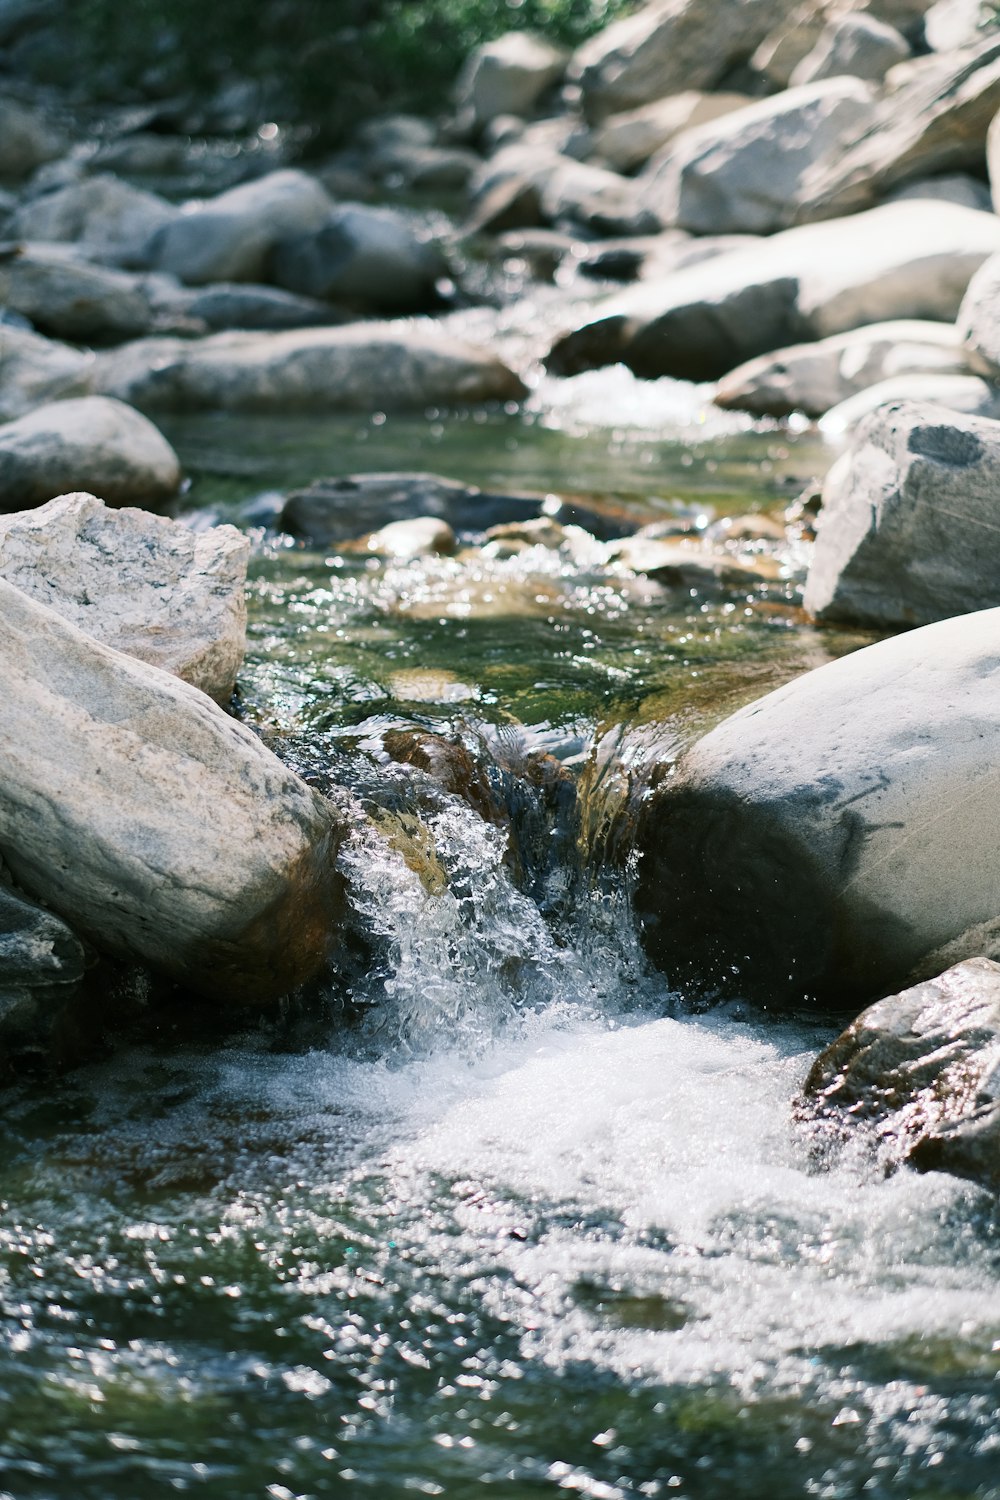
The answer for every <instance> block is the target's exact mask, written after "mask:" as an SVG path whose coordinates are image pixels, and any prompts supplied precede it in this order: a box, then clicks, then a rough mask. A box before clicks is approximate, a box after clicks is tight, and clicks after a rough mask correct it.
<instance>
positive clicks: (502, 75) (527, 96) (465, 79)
mask: <svg viewBox="0 0 1000 1500" xmlns="http://www.w3.org/2000/svg"><path fill="white" fill-rule="evenodd" d="M566 62H567V54H566V53H565V52H564V51H562V50H561V48H559V47H554V46H552V44H551V43H550V42H547V41H545V39H544V38H542V37H539V36H535V35H533V34H532V33H531V32H528V31H509V32H507V33H506V35H504V36H500V37H497V38H496V40H495V41H492V42H486V43H484V45H483V46H481V47H478V48H477V49H476V51H475V52H473V54H472V56H471V57H470V58H469V59H468V61H467V62H466V65H465V67H464V68H463V70H462V73H461V75H460V77H459V80H458V84H457V86H456V98H457V102H458V106H459V109H462V108H465V109H468V110H469V111H470V112H471V115H472V119H473V122H474V125H475V126H476V127H478V126H481V125H484V124H486V123H487V121H489V120H493V119H496V117H497V116H498V115H530V114H532V112H533V111H534V108H535V105H536V104H537V103H538V101H539V100H540V99H541V97H542V95H543V94H544V93H545V92H546V91H547V90H548V89H550V88H552V87H553V85H554V84H556V83H558V82H559V79H560V78H561V77H562V75H563V73H564V72H565V70H566Z"/></svg>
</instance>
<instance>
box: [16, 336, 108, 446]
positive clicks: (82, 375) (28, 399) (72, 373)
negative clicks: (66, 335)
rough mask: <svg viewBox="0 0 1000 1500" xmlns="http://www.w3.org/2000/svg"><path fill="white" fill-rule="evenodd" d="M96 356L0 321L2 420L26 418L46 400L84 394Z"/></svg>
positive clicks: (88, 387) (86, 391)
mask: <svg viewBox="0 0 1000 1500" xmlns="http://www.w3.org/2000/svg"><path fill="white" fill-rule="evenodd" d="M94 364H95V356H94V355H93V354H91V353H90V352H88V351H86V350H81V349H73V348H71V347H70V346H69V345H68V344H59V343H56V342H55V341H54V340H52V339H46V338H43V337H42V335H41V334H39V333H32V332H31V331H30V330H29V329H26V328H15V327H13V326H11V325H10V324H8V323H0V422H12V421H13V420H14V418H15V417H23V416H24V415H25V414H26V413H27V412H29V411H33V410H34V408H35V407H36V406H40V405H41V404H42V403H43V402H46V401H57V400H59V399H60V398H62V397H65V396H85V395H87V394H88V392H89V390H90V377H91V374H92V372H93V369H94Z"/></svg>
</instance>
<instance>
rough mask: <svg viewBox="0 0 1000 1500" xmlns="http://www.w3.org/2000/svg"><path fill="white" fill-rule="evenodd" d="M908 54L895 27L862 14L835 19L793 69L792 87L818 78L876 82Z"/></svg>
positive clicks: (790, 81)
mask: <svg viewBox="0 0 1000 1500" xmlns="http://www.w3.org/2000/svg"><path fill="white" fill-rule="evenodd" d="M909 55H910V44H909V43H908V42H907V40H906V38H905V37H903V36H902V35H901V34H900V33H899V32H898V31H897V30H896V28H895V26H889V25H887V23H886V22H885V21H879V20H876V18H875V17H874V16H869V15H865V14H864V12H854V13H850V14H848V15H840V16H837V17H835V18H834V19H833V20H832V21H831V22H830V24H829V25H828V26H827V28H826V30H825V31H824V32H823V33H822V35H821V36H820V37H819V38H818V39H817V42H816V45H815V46H814V47H813V49H812V51H811V52H809V53H807V54H806V56H805V57H804V58H803V59H802V61H801V62H800V63H798V64H797V65H796V66H795V68H793V70H792V73H791V76H790V78H789V80H788V81H789V83H790V84H792V86H793V87H794V86H796V85H798V84H803V83H815V82H817V80H818V79H821V78H843V77H845V76H849V77H851V78H865V79H867V80H868V81H869V82H870V83H879V82H881V80H882V79H883V78H884V77H885V75H886V73H888V71H889V69H890V68H892V67H895V65H896V63H900V62H903V61H904V59H905V58H907V57H909Z"/></svg>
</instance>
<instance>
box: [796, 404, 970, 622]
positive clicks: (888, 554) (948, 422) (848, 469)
mask: <svg viewBox="0 0 1000 1500" xmlns="http://www.w3.org/2000/svg"><path fill="white" fill-rule="evenodd" d="M998 482H1000V426H998V425H997V424H996V423H995V422H992V421H989V420H986V419H983V418H981V417H980V418H977V417H970V416H964V415H961V414H960V413H958V412H954V411H949V410H944V409H941V408H939V407H935V406H930V405H924V404H920V403H918V402H904V401H897V402H894V403H891V404H890V405H888V406H881V407H879V408H878V410H876V411H875V412H873V413H872V414H871V415H870V416H869V417H868V418H866V419H865V420H864V421H863V422H862V424H861V425H860V427H859V428H858V430H857V433H856V434H855V437H854V441H853V443H852V444H851V447H850V448H849V449H848V451H847V452H846V453H845V454H844V455H843V456H842V457H841V458H840V459H839V460H838V461H837V463H836V464H835V465H834V467H833V468H832V470H831V471H830V473H829V475H828V476H827V480H826V483H825V485H824V488H823V508H822V510H821V512H820V518H819V525H818V534H817V539H816V549H815V552H814V554H813V562H812V566H811V568H810V570H809V577H808V580H807V583H806V589H805V596H804V600H803V602H804V604H805V607H806V609H807V610H808V611H809V612H810V614H814V615H816V616H818V617H819V618H821V619H849V620H863V621H866V622H869V623H872V624H877V625H890V626H899V625H921V624H924V623H925V622H927V621H930V620H940V619H943V618H944V617H946V616H948V615H953V614H960V613H966V612H968V611H969V610H977V609H984V608H986V607H987V606H991V605H995V604H1000V582H998V580H997V578H996V574H995V569H994V568H993V566H992V536H993V531H994V528H995V525H996V520H995V517H996V493H997V485H998Z"/></svg>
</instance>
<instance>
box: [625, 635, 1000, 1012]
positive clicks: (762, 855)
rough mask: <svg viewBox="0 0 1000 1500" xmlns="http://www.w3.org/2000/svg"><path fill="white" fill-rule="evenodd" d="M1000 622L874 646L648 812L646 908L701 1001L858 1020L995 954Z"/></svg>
mask: <svg viewBox="0 0 1000 1500" xmlns="http://www.w3.org/2000/svg"><path fill="white" fill-rule="evenodd" d="M998 661H1000V610H997V609H993V610H989V611H985V612H982V613H978V614H972V615H964V616H961V617H959V618H957V619H950V620H945V621H942V622H940V623H938V624H935V625H928V626H925V627H924V628H922V629H919V630H913V631H910V632H907V633H905V634H903V635H900V636H896V637H895V638H893V639H891V640H888V641H883V642H881V643H880V644H878V645H875V646H869V647H867V648H865V649H864V650H861V651H856V652H854V653H853V654H852V655H849V656H846V657H843V658H842V659H841V660H839V661H835V662H832V663H830V664H828V665H827V666H823V667H820V668H818V669H817V670H816V671H813V672H808V673H806V674H805V675H804V676H802V677H799V678H798V679H796V680H795V681H794V682H791V683H789V684H788V685H787V686H786V687H783V688H780V689H779V690H778V691H777V692H774V693H771V694H769V695H768V696H767V697H765V698H762V699H760V700H759V701H758V702H756V703H753V704H751V705H750V706H749V707H747V708H745V709H743V710H741V711H740V712H739V713H737V714H734V715H733V716H732V717H730V718H728V719H726V720H725V721H724V722H723V723H722V724H721V725H719V727H718V728H717V729H715V730H713V731H712V733H711V734H709V735H707V736H706V737H705V738H704V739H702V740H699V741H698V742H697V743H696V744H695V745H694V746H693V747H692V749H691V750H690V751H689V752H688V753H687V754H686V755H685V756H684V757H683V759H682V760H681V761H680V762H679V763H678V766H677V767H676V770H675V772H674V774H673V775H672V776H671V777H669V778H668V779H667V780H666V781H665V782H664V783H662V785H661V787H660V788H659V790H657V791H656V792H655V793H654V794H653V796H652V797H651V798H649V799H648V801H647V802H646V803H645V804H643V807H642V809H641V814H640V826H639V830H638V838H637V845H638V850H639V853H640V866H639V879H638V888H637V892H636V909H637V911H638V913H639V915H640V919H641V921H642V924H643V936H644V942H645V944H646V947H647V950H648V952H649V954H650V956H651V957H652V958H653V960H654V961H655V962H656V963H657V964H658V965H659V966H660V967H662V968H663V970H664V971H665V974H666V977H667V980H668V982H669V983H671V984H672V985H675V986H677V987H678V988H681V989H683V990H684V991H685V992H686V993H694V994H702V995H706V994H709V995H717V994H729V995H733V994H736V995H745V996H749V997H751V998H753V999H755V1000H758V1001H762V1002H764V1003H765V1004H769V1005H771V1004H773V1005H798V1004H802V1003H804V1002H809V1001H815V1002H817V1003H818V1004H820V1005H822V1006H824V1007H828V1008H832V1009H842V1010H843V1009H847V1008H854V1009H855V1010H856V1009H857V1008H858V1007H859V1006H860V1005H863V1004H865V1003H867V1002H868V1001H870V1000H871V999H873V998H875V997H877V996H879V995H883V994H885V993H886V992H887V991H890V990H893V989H898V988H900V987H901V986H902V985H904V984H907V983H912V982H914V981H915V980H917V979H920V978H924V977H927V976H929V975H933V974H935V973H938V972H940V970H941V968H942V967H943V966H945V965H947V964H949V963H954V962H957V961H958V960H959V959H962V958H967V957H972V956H975V955H979V954H985V955H986V956H988V957H992V956H996V955H1000V863H998V862H997V860H996V850H995V839H994V821H993V814H992V808H993V806H994V803H995V800H996V795H997V788H996V782H997V774H998V773H997V767H996V757H995V755H994V746H995V744H996V737H997V734H998V732H1000V696H998V694H997V691H996V686H997V674H998V668H997V662H998Z"/></svg>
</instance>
